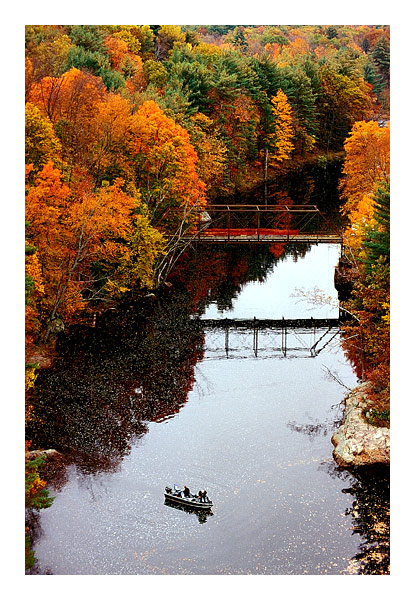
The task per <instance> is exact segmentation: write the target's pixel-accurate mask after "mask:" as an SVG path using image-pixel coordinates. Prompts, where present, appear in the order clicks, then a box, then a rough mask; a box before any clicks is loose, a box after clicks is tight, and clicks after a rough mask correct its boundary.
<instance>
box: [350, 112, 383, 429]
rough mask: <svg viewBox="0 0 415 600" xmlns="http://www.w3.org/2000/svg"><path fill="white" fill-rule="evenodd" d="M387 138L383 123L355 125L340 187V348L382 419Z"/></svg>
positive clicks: (370, 122) (359, 123)
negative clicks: (343, 266) (346, 293)
mask: <svg viewBox="0 0 415 600" xmlns="http://www.w3.org/2000/svg"><path fill="white" fill-rule="evenodd" d="M389 139H390V129H389V124H387V125H386V126H385V127H380V126H379V125H378V124H377V123H374V122H373V121H369V122H358V123H356V124H355V125H354V127H353V129H352V131H351V134H350V136H349V137H348V139H347V140H346V142H345V150H346V160H345V164H344V174H345V177H344V179H343V181H342V183H341V189H342V194H343V197H344V198H345V200H346V202H345V204H344V212H345V214H347V216H348V218H349V227H348V228H347V230H346V232H345V236H344V239H345V244H346V257H347V258H348V260H349V261H350V262H351V263H352V264H353V265H354V272H355V273H356V278H355V282H354V286H353V291H352V297H351V299H350V300H349V301H348V302H347V303H346V308H347V309H348V310H349V311H350V312H351V313H352V314H353V315H354V319H353V320H352V321H350V322H349V323H348V324H347V325H346V326H345V331H346V334H347V335H346V339H345V348H346V352H347V353H348V354H349V357H350V358H351V360H352V361H353V363H354V364H355V366H356V369H357V372H358V374H359V376H360V377H363V378H365V379H367V380H369V381H371V382H372V388H371V392H370V396H371V401H372V404H373V406H374V407H375V408H376V410H377V411H378V412H379V413H381V414H382V415H383V419H384V416H385V415H386V414H388V410H389V363H390V264H389V263H390V257H389V254H390V249H389V244H390V241H389V235H390V234H389V228H390V207H389V205H390V198H389V196H390V191H389V185H390V182H389V179H390V152H389ZM382 423H383V424H384V421H382Z"/></svg>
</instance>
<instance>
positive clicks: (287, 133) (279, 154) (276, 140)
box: [269, 90, 294, 164]
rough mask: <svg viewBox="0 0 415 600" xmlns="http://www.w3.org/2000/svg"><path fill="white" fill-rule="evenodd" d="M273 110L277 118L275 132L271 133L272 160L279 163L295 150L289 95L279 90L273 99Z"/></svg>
mask: <svg viewBox="0 0 415 600" xmlns="http://www.w3.org/2000/svg"><path fill="white" fill-rule="evenodd" d="M271 104H272V112H273V115H274V119H275V125H274V133H272V134H271V135H270V139H269V142H270V162H271V164H272V163H279V162H282V161H284V160H287V159H288V158H289V157H290V154H291V152H292V151H293V150H294V144H293V141H292V140H293V138H294V127H293V116H292V109H291V106H290V104H289V102H288V98H287V96H286V95H285V94H284V92H283V91H282V90H278V92H277V93H276V95H275V96H274V97H273V98H272V99H271Z"/></svg>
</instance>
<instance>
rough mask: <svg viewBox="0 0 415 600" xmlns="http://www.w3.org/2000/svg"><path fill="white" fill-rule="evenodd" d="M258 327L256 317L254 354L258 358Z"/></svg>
mask: <svg viewBox="0 0 415 600" xmlns="http://www.w3.org/2000/svg"><path fill="white" fill-rule="evenodd" d="M258 333H259V330H258V327H257V326H256V317H254V354H255V357H256V358H258Z"/></svg>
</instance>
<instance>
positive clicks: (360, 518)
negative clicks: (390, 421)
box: [342, 466, 390, 575]
mask: <svg viewBox="0 0 415 600" xmlns="http://www.w3.org/2000/svg"><path fill="white" fill-rule="evenodd" d="M354 476H355V482H354V483H353V485H352V486H351V487H349V488H346V489H343V490H342V491H343V493H344V494H350V495H351V496H352V497H353V498H354V499H353V501H352V505H351V507H350V508H349V509H348V511H347V514H349V515H351V516H352V518H353V524H354V525H353V532H354V533H355V534H359V535H360V536H361V538H362V542H361V543H360V552H359V553H358V554H356V556H355V557H354V558H353V559H352V560H351V563H350V571H351V572H355V573H358V574H359V575H386V574H389V568H390V567H389V565H390V546H389V543H390V508H389V507H390V499H389V468H387V467H381V466H378V467H368V468H366V469H359V470H356V472H355V473H354Z"/></svg>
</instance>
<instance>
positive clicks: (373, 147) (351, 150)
mask: <svg viewBox="0 0 415 600" xmlns="http://www.w3.org/2000/svg"><path fill="white" fill-rule="evenodd" d="M344 147H345V150H346V160H345V163H344V168H343V173H344V174H345V175H346V177H345V179H344V180H343V183H342V196H343V197H344V198H347V203H346V205H345V208H346V210H350V209H354V208H356V204H357V203H358V202H359V199H360V198H361V197H362V195H364V194H368V193H371V192H373V191H374V189H375V187H376V185H377V184H378V183H380V182H388V181H389V173H390V126H389V124H388V125H387V126H386V127H379V125H378V124H377V123H376V122H375V121H369V122H365V121H358V122H357V123H355V124H354V125H353V128H352V131H351V134H350V136H349V137H348V138H347V140H346V141H345V144H344Z"/></svg>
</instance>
